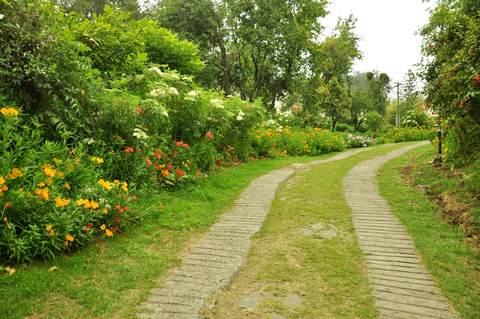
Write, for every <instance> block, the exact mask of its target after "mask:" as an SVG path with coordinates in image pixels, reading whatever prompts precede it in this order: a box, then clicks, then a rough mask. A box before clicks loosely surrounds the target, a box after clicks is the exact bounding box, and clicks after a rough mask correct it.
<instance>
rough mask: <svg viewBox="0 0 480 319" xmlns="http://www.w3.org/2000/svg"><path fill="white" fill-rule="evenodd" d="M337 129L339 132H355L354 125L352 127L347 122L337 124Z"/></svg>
mask: <svg viewBox="0 0 480 319" xmlns="http://www.w3.org/2000/svg"><path fill="white" fill-rule="evenodd" d="M335 130H336V131H338V132H353V127H351V126H350V125H348V124H347V123H338V124H337V125H336V126H335Z"/></svg>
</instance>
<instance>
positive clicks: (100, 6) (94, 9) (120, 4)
mask: <svg viewBox="0 0 480 319" xmlns="http://www.w3.org/2000/svg"><path fill="white" fill-rule="evenodd" d="M56 2H57V3H58V4H61V5H62V6H63V7H64V8H65V12H66V13H70V12H72V11H74V12H78V13H80V14H82V15H85V16H86V17H88V18H89V19H94V16H95V15H96V16H98V15H100V14H104V13H105V11H106V10H105V6H110V7H112V8H120V9H121V10H122V11H123V12H129V13H130V14H131V15H132V18H133V19H135V20H140V19H142V18H143V17H144V13H143V12H141V11H140V5H139V3H138V1H137V0H112V1H110V0H57V1H56Z"/></svg>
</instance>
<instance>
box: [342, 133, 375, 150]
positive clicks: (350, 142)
mask: <svg viewBox="0 0 480 319" xmlns="http://www.w3.org/2000/svg"><path fill="white" fill-rule="evenodd" d="M375 142H376V139H375V138H370V137H364V136H361V135H357V136H355V135H353V134H348V135H347V138H346V139H345V148H358V147H367V146H371V145H375Z"/></svg>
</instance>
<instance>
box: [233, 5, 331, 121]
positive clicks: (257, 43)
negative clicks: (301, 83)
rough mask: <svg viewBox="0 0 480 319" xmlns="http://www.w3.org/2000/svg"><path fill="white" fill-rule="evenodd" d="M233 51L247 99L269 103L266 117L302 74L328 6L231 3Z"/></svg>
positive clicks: (243, 91)
mask: <svg viewBox="0 0 480 319" xmlns="http://www.w3.org/2000/svg"><path fill="white" fill-rule="evenodd" d="M226 2H227V3H228V5H229V8H230V12H229V19H228V25H229V27H230V28H231V35H232V38H233V46H234V48H233V50H234V53H235V55H236V57H237V59H236V62H237V65H236V67H237V69H238V70H239V72H240V76H241V77H240V79H239V87H240V91H241V93H242V95H243V96H245V97H246V98H248V99H250V100H255V99H257V98H259V97H260V96H262V97H263V98H264V100H265V99H266V98H268V100H269V105H268V106H267V112H268V111H271V110H273V109H274V106H275V102H276V100H277V98H278V96H279V95H280V94H281V93H282V92H283V91H288V89H289V88H290V87H291V85H292V82H293V80H294V79H295V77H296V76H297V75H298V74H300V73H302V72H303V71H304V65H305V64H306V56H307V54H308V52H309V50H310V49H311V47H312V44H313V43H314V41H315V39H316V37H317V36H318V35H319V33H320V32H321V25H320V23H319V22H318V18H320V17H324V16H325V15H326V13H327V12H326V10H325V5H326V1H312V0H309V1H305V0H293V1H286V0H276V1H274V0H269V1H265V0H262V1H260V0H255V1H243V0H228V1H226Z"/></svg>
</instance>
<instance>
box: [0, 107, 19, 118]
mask: <svg viewBox="0 0 480 319" xmlns="http://www.w3.org/2000/svg"><path fill="white" fill-rule="evenodd" d="M0 113H2V114H3V115H5V116H17V115H18V111H17V109H15V108H13V107H9V108H8V109H7V108H5V107H2V108H1V109H0Z"/></svg>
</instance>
